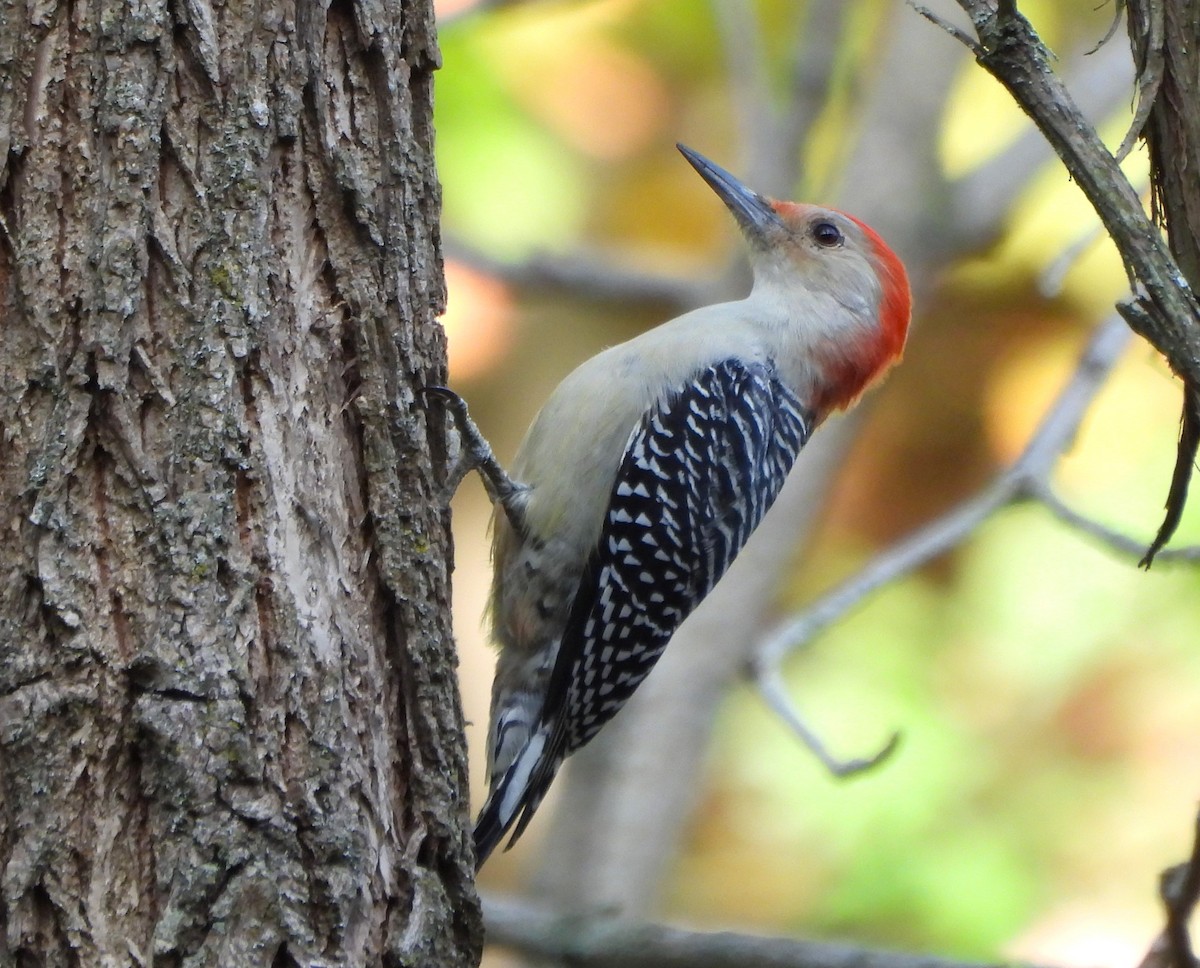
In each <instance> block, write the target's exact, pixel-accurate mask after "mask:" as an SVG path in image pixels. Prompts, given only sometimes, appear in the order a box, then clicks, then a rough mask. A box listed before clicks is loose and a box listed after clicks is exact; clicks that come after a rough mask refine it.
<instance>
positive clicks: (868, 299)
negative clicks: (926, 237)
mask: <svg viewBox="0 0 1200 968" xmlns="http://www.w3.org/2000/svg"><path fill="white" fill-rule="evenodd" d="M677 147H678V148H679V150H680V152H682V154H683V156H684V157H685V158H686V159H687V160H688V161H689V162H690V163H691V165H692V167H693V168H695V169H696V171H697V172H699V173H700V176H701V177H702V178H703V179H704V180H705V181H706V182H708V184H709V186H710V187H711V188H712V189H713V191H715V192H716V193H717V196H718V197H719V198H720V199H721V201H723V202H724V203H725V205H726V207H728V209H729V210H730V211H731V212H732V213H733V217H734V218H735V219H736V220H737V223H738V226H739V227H740V228H741V230H742V235H743V236H745V238H746V241H747V243H749V246H750V260H751V264H752V265H753V268H754V276H755V286H756V288H765V289H768V290H771V291H772V292H775V293H777V294H778V295H779V297H780V298H782V299H787V298H788V296H789V293H795V294H796V296H799V294H800V293H799V291H803V292H804V293H808V294H815V295H817V296H818V297H819V298H820V299H821V300H824V301H825V302H826V303H827V304H830V305H833V304H836V305H837V306H840V307H841V308H842V310H844V312H839V313H832V314H830V319H829V320H828V325H829V327H830V328H829V329H827V330H825V331H824V332H822V333H821V338H820V340H819V341H817V342H816V343H815V345H814V347H813V348H814V351H816V352H818V353H820V354H824V355H825V357H826V363H827V366H828V368H829V369H830V379H829V381H828V384H829V387H830V389H829V391H828V392H829V399H828V400H827V401H826V403H827V406H828V407H829V408H831V409H832V408H841V407H845V406H847V405H848V404H850V403H852V402H853V401H854V400H855V399H856V398H857V397H858V395H859V394H860V393H861V392H862V391H863V390H864V389H865V388H866V387H867V386H868V385H869V384H870V383H871V382H873V381H874V380H875V379H877V378H878V377H879V376H880V375H882V373H883V372H884V371H885V370H887V368H888V367H889V366H891V365H892V364H893V363H895V362H897V361H898V360H899V359H900V355H901V353H902V352H903V350H904V341H905V338H906V336H907V334H908V323H909V318H910V315H911V308H912V300H911V296H910V293H909V287H908V274H907V273H906V272H905V271H904V264H903V263H902V262H901V261H900V259H899V257H898V256H897V255H896V253H895V252H893V251H892V250H891V249H890V248H889V247H888V245H887V243H886V242H884V241H883V239H882V238H880V237H879V235H878V233H876V232H875V230H874V229H872V228H871V227H870V226H868V225H867V224H866V223H864V222H862V221H860V220H859V219H857V218H855V217H854V216H853V215H847V214H845V213H844V212H840V211H838V210H837V209H832V208H824V207H822V206H819V205H809V204H805V203H801V202H783V201H777V200H775V199H772V198H768V197H767V196H765V195H760V194H759V193H758V192H756V191H754V190H753V189H751V188H749V187H747V186H746V185H744V184H743V183H742V182H741V181H739V180H738V179H737V178H735V177H734V176H733V175H732V174H730V173H729V172H728V171H726V170H725V169H724V168H722V167H720V166H719V165H716V164H714V163H713V162H711V161H709V160H708V159H707V158H705V157H704V156H703V155H701V154H699V153H698V152H696V151H693V150H692V149H691V148H688V147H686V146H685V145H678V146H677ZM837 320H840V321H841V322H840V323H839V322H837ZM822 322H824V321H822Z"/></svg>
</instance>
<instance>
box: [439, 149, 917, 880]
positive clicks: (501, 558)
mask: <svg viewBox="0 0 1200 968" xmlns="http://www.w3.org/2000/svg"><path fill="white" fill-rule="evenodd" d="M677 147H678V149H679V151H680V152H681V153H682V154H683V156H684V158H686V159H687V161H688V162H689V163H690V164H691V166H692V167H693V168H694V169H695V170H696V172H697V173H698V174H699V175H700V177H701V178H703V179H704V181H705V182H707V183H708V185H709V187H710V188H711V189H712V190H713V191H714V192H715V193H716V195H717V197H718V198H719V199H720V200H721V201H722V202H724V204H725V206H726V207H727V208H728V209H729V211H730V212H731V213H732V215H733V217H734V220H735V221H736V222H737V225H738V227H739V228H740V230H741V234H742V236H743V237H744V240H745V242H746V245H747V248H748V252H749V260H750V264H751V268H752V270H753V285H752V287H751V289H750V292H749V294H748V295H747V296H746V297H745V298H743V299H740V300H736V301H732V302H723V303H719V304H716V305H711V306H706V307H703V308H700V309H695V310H692V311H690V312H687V313H684V314H683V315H681V316H679V317H677V318H675V319H672V320H669V321H667V322H665V323H662V324H660V325H658V326H656V327H654V328H653V329H650V330H648V331H646V332H644V333H642V334H641V335H639V336H637V337H635V338H633V339H631V340H628V341H627V342H624V343H621V344H619V345H617V346H613V347H611V348H609V349H606V350H604V351H602V352H601V353H599V354H598V355H596V356H594V357H592V358H591V359H589V360H587V361H586V362H584V363H583V364H581V365H580V366H579V367H577V368H576V369H575V370H574V371H573V372H571V373H570V374H569V375H568V376H567V377H566V378H565V379H564V380H563V381H562V383H560V384H559V386H558V387H557V389H555V390H554V392H553V393H552V394H551V395H550V397H549V399H548V400H547V401H546V403H545V405H544V406H543V407H542V409H541V410H540V412H539V413H538V415H537V416H536V418H535V419H534V421H533V423H532V425H531V426H530V428H529V430H528V432H527V433H526V435H525V438H524V440H523V442H522V443H521V445H520V447H519V449H518V451H517V454H516V457H515V459H514V461H513V463H512V467H511V474H510V473H508V472H506V471H505V470H504V468H503V467H502V466H501V465H500V463H499V462H498V461H497V460H496V458H495V456H494V454H493V452H492V450H491V447H490V445H489V444H488V442H487V441H486V439H485V438H484V437H483V435H482V434H481V433H480V432H479V429H478V427H477V426H475V424H474V423H473V421H472V420H471V418H470V414H469V412H468V410H467V407H466V404H465V402H464V401H463V400H462V399H461V397H458V396H457V395H456V394H454V393H453V392H452V391H449V390H447V389H445V388H443V387H435V388H430V389H429V392H430V394H431V395H433V396H435V397H437V398H438V399H440V400H441V402H442V403H443V404H444V405H445V406H446V407H447V408H448V410H449V411H450V413H451V414H452V417H453V419H454V421H455V423H456V425H457V429H458V431H459V434H460V440H461V449H460V456H459V458H458V463H457V465H456V466H455V467H454V468H452V470H451V471H450V473H449V474H448V477H447V487H448V489H449V490H450V491H451V492H452V491H453V490H454V489H455V488H457V486H458V484H459V482H461V480H462V479H463V477H464V476H465V475H466V474H467V473H469V472H470V471H471V470H472V469H474V470H478V471H479V473H480V475H481V477H482V478H483V481H484V485H485V488H486V489H487V491H488V494H489V496H490V497H491V499H492V501H493V504H494V506H495V513H494V516H493V545H492V559H493V582H492V589H491V597H490V602H489V611H490V614H491V626H492V636H493V638H494V639H495V641H496V642H497V644H498V646H499V655H498V658H497V663H496V673H495V680H494V684H493V688H492V700H491V714H490V722H489V729H488V739H487V754H488V777H489V792H488V797H487V800H486V802H485V803H484V806H483V807H482V809H481V810H480V813H479V815H478V819H477V821H476V824H475V831H474V842H475V855H476V865H477V869H478V868H479V867H481V866H482V865H483V863H484V862H485V861H486V860H487V858H488V857H489V855H490V854H491V853H492V852H493V850H494V849H495V848H496V846H497V845H498V844H499V843H500V841H501V840H503V838H504V837H505V835H506V834H508V835H510V839H509V843H508V847H511V846H512V844H513V843H515V842H516V840H517V839H518V838H519V837H520V836H521V834H522V833H523V832H524V831H525V829H526V827H527V826H528V824H529V822H530V820H531V819H532V817H533V815H534V813H535V811H536V810H537V808H538V806H539V804H540V803H541V802H542V799H543V797H544V796H545V794H546V791H547V789H548V788H549V786H550V784H551V781H552V780H553V779H554V777H555V775H556V773H557V772H558V769H559V767H560V766H561V765H562V763H563V761H564V760H565V758H566V757H567V756H569V755H570V754H571V753H573V752H575V751H576V750H578V749H579V748H580V747H582V746H583V745H584V744H586V743H587V742H589V741H590V740H591V739H592V738H593V737H594V736H595V735H596V733H597V732H598V731H599V730H600V729H601V727H602V726H603V725H604V724H605V723H606V722H607V721H608V720H609V719H611V718H612V717H613V716H614V715H615V714H616V713H617V712H618V710H619V709H620V708H621V707H622V706H623V705H624V703H625V702H626V701H627V700H628V699H629V697H630V696H631V695H632V694H633V692H634V690H636V689H637V687H638V686H639V685H640V684H641V682H642V681H643V680H644V679H645V677H646V676H647V675H648V674H649V673H650V671H651V669H652V668H653V666H654V664H655V662H656V661H657V660H658V658H659V657H660V656H661V655H662V653H663V650H664V649H665V648H666V647H667V645H668V643H669V642H670V640H671V637H672V636H673V635H674V633H675V631H676V629H678V627H679V626H680V624H681V623H682V622H683V620H684V619H685V618H686V617H687V616H688V615H689V614H690V613H691V612H692V610H693V609H695V607H696V606H697V605H698V604H699V603H700V602H701V601H702V600H703V599H704V597H705V596H706V595H707V594H708V593H709V592H710V591H711V590H712V588H713V587H714V585H715V584H716V583H717V582H718V581H719V580H720V578H721V576H722V575H723V574H724V573H725V571H726V569H727V568H728V567H729V565H730V563H731V562H732V561H733V559H734V558H735V557H736V555H737V554H738V552H739V551H740V550H741V548H742V546H743V545H744V544H745V542H746V540H747V539H748V538H749V536H750V534H751V533H752V532H753V531H754V529H755V528H756V527H757V526H758V524H759V522H760V521H761V520H762V518H763V515H764V514H765V513H766V511H767V509H768V508H769V507H770V506H771V503H772V502H773V501H774V500H775V498H776V496H777V495H778V493H779V490H780V488H781V487H782V485H783V482H784V480H785V479H786V477H787V475H788V473H789V471H790V470H791V468H792V466H793V464H794V462H795V461H796V458H797V456H798V455H799V453H800V451H801V449H802V448H803V447H804V445H805V443H806V442H807V441H808V440H809V438H810V437H811V435H812V433H813V432H814V431H815V430H816V429H817V427H819V426H820V425H821V423H822V422H823V421H824V420H825V419H826V418H827V417H828V416H829V415H830V414H832V413H834V412H835V411H838V410H844V409H846V408H848V407H850V406H852V405H853V404H854V403H855V402H856V401H857V400H858V399H859V397H860V396H861V395H862V393H863V392H864V391H865V390H866V389H867V388H868V387H869V386H871V385H872V384H874V383H876V382H877V381H878V380H879V379H880V378H881V377H882V376H883V375H884V374H885V373H886V372H887V370H888V369H889V368H890V367H891V366H892V365H893V364H895V363H896V362H897V361H898V360H899V359H900V357H901V355H902V353H903V350H904V345H905V340H906V338H907V333H908V328H909V320H910V316H911V296H910V290H909V283H908V277H907V274H906V272H905V269H904V265H903V263H902V262H901V260H900V258H899V257H898V256H897V255H896V253H895V252H894V251H893V250H892V249H891V248H889V247H888V245H887V244H886V243H885V242H884V241H883V239H882V238H881V237H880V236H879V234H878V233H877V232H875V231H874V230H873V229H872V228H870V227H869V226H868V225H867V224H866V223H864V222H863V221H861V220H860V219H858V218H855V217H854V216H853V215H848V214H846V213H844V212H841V211H839V210H837V209H834V208H829V207H825V206H820V205H813V204H807V203H803V202H790V201H779V200H775V199H772V198H770V197H767V196H765V195H761V194H759V193H758V192H755V191H754V190H752V189H751V188H749V187H747V186H746V185H745V184H743V183H742V182H741V181H739V180H738V179H737V178H736V177H735V176H734V175H732V174H731V173H730V172H728V171H726V170H725V169H724V168H721V167H720V166H718V165H717V164H715V163H714V162H712V161H710V160H709V159H708V158H706V157H704V156H703V155H701V154H700V153H699V152H696V151H694V150H692V149H691V148H688V147H686V146H685V145H682V144H679V145H677Z"/></svg>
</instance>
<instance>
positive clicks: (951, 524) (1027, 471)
mask: <svg viewBox="0 0 1200 968" xmlns="http://www.w3.org/2000/svg"><path fill="white" fill-rule="evenodd" d="M1128 342H1129V331H1128V329H1126V327H1125V326H1124V325H1123V324H1122V323H1121V320H1120V318H1119V317H1118V316H1115V315H1114V316H1111V317H1109V318H1108V319H1107V320H1105V321H1104V322H1103V323H1101V324H1100V325H1099V326H1098V327H1097V328H1096V330H1095V332H1094V333H1093V334H1092V338H1091V340H1090V341H1089V343H1088V346H1087V348H1086V349H1085V350H1084V353H1083V355H1082V357H1081V358H1080V361H1079V365H1078V366H1077V367H1076V368H1075V372H1074V374H1073V375H1072V376H1071V379H1070V380H1069V381H1068V382H1067V385H1066V386H1065V387H1064V388H1063V390H1062V392H1061V393H1060V394H1059V396H1058V399H1057V400H1056V401H1055V402H1054V404H1053V405H1052V406H1051V407H1050V409H1049V410H1048V411H1047V412H1046V415H1045V416H1044V417H1043V418H1042V422H1041V424H1040V425H1039V426H1038V429H1037V430H1036V431H1035V432H1034V434H1033V436H1032V437H1031V438H1030V440H1029V443H1028V444H1027V445H1026V446H1025V450H1024V451H1023V452H1022V453H1021V455H1020V456H1019V457H1018V458H1017V459H1016V461H1014V462H1013V464H1012V465H1011V466H1010V467H1009V468H1008V469H1007V470H1005V471H1004V472H1003V473H1001V474H999V475H997V476H996V477H995V478H994V479H993V480H992V482H991V483H990V484H988V485H987V486H986V487H985V488H983V490H981V491H980V492H979V493H978V494H976V495H974V496H973V497H970V498H968V499H967V500H965V501H962V502H961V503H960V504H958V505H957V506H956V507H954V508H953V509H952V510H950V511H948V512H947V513H946V514H944V515H942V516H941V517H940V518H938V519H936V520H935V521H933V522H931V523H930V524H928V525H926V526H925V527H923V528H921V529H920V530H918V531H916V532H915V533H913V534H912V535H910V536H909V537H907V538H905V539H904V540H902V541H900V542H899V543H898V544H895V545H893V546H892V547H891V548H888V549H886V550H885V551H883V552H881V553H879V554H878V555H876V556H875V557H874V558H872V559H871V560H870V561H869V562H868V563H867V564H866V566H865V567H863V569H862V570H861V571H859V572H858V573H857V574H855V575H854V576H852V577H851V578H849V579H847V580H846V581H844V582H842V584H840V585H838V586H837V587H836V588H834V589H833V590H832V591H831V592H829V593H827V594H826V595H824V596H822V597H821V598H820V599H818V600H817V601H816V602H814V603H813V604H812V605H810V606H809V607H808V608H806V609H805V610H804V611H803V612H801V613H800V614H799V615H798V616H795V617H793V618H791V619H789V620H787V621H786V622H784V623H782V624H781V625H780V626H778V627H777V628H776V629H775V630H774V631H773V632H772V633H770V634H769V635H767V636H766V637H765V638H764V640H763V644H762V645H761V646H760V647H759V649H758V651H757V653H756V655H755V658H754V660H753V667H752V675H753V677H754V679H755V681H756V683H761V682H762V681H764V679H765V678H766V677H767V676H769V675H771V674H773V670H775V669H777V668H778V666H779V665H780V663H781V662H782V661H783V659H784V657H785V656H786V655H787V654H788V653H790V652H792V651H793V650H795V649H797V648H800V647H801V646H803V645H805V644H806V643H808V642H809V641H811V640H812V638H813V637H814V636H815V635H816V634H817V633H818V632H820V631H821V630H822V629H824V628H826V627H827V626H829V625H830V624H831V623H833V622H834V621H836V620H837V619H839V618H841V617H842V616H843V615H844V614H846V612H848V611H850V609H852V608H853V607H854V606H855V605H857V604H858V603H859V602H861V601H862V600H863V599H864V598H865V597H866V596H867V595H869V594H870V593H871V592H873V591H875V589H877V588H880V587H882V586H883V585H886V584H888V583H890V582H892V581H895V580H896V579H897V578H900V577H901V576H903V575H907V574H909V573H910V572H912V571H914V570H915V569H917V568H919V567H920V566H922V565H924V564H925V563H927V562H929V561H931V560H932V559H934V558H936V557H938V556H939V555H941V554H943V553H945V552H946V551H949V550H950V549H951V548H953V547H956V546H957V545H959V544H961V543H962V542H963V541H964V540H965V539H966V538H967V537H968V536H969V535H971V534H972V533H974V532H975V531H976V530H977V529H978V528H979V526H980V525H981V524H983V522H984V521H986V520H987V519H988V518H990V517H991V516H992V515H993V514H995V513H996V512H997V511H998V510H1000V509H1001V508H1002V507H1005V506H1006V505H1009V504H1012V503H1013V502H1015V501H1018V500H1021V499H1023V498H1030V497H1037V496H1039V494H1040V486H1041V482H1042V481H1046V480H1048V479H1049V475H1050V473H1051V472H1052V470H1053V469H1054V465H1055V463H1056V462H1057V460H1058V457H1059V455H1060V454H1061V453H1062V452H1063V450H1064V449H1065V448H1066V447H1067V446H1068V445H1069V444H1070V442H1071V440H1072V439H1073V438H1074V436H1075V433H1076V431H1077V430H1078V428H1079V424H1080V422H1081V421H1082V419H1083V416H1084V414H1085V413H1086V412H1087V409H1088V407H1089V406H1090V404H1091V402H1092V400H1093V399H1094V398H1095V396H1096V393H1097V392H1099V390H1100V387H1101V386H1102V385H1103V383H1104V380H1105V378H1106V377H1107V376H1108V374H1109V372H1110V371H1111V369H1112V367H1113V365H1114V364H1115V363H1116V360H1117V358H1118V356H1120V354H1121V351H1122V350H1123V349H1124V348H1125V347H1126V346H1127V345H1128Z"/></svg>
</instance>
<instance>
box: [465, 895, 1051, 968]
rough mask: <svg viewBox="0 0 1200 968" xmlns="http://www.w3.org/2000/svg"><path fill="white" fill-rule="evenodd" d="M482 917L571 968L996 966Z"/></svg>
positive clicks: (659, 930)
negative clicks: (572, 967)
mask: <svg viewBox="0 0 1200 968" xmlns="http://www.w3.org/2000/svg"><path fill="white" fill-rule="evenodd" d="M483 914H484V920H485V923H486V926H487V936H488V941H489V942H490V943H492V944H498V945H502V946H504V947H508V948H515V949H516V950H518V951H520V952H522V953H524V954H527V955H532V956H534V957H541V958H547V959H552V960H555V961H559V962H564V963H569V964H571V965H572V966H574V968H745V966H746V965H754V966H755V968H1001V965H1000V963H997V962H991V963H988V964H986V965H985V964H982V963H980V962H966V961H956V960H952V959H949V958H937V957H933V956H931V955H914V954H907V953H904V952H899V951H882V950H879V949H870V948H860V947H856V946H851V945H846V944H832V943H829V942H819V941H802V940H798V939H794V938H779V937H765V936H762V935H751V934H735V933H734V932H731V931H720V932H702V931H688V930H684V929H682V928H672V927H667V926H666V925H661V924H651V923H648V922H644V921H633V920H625V919H620V918H614V917H611V916H607V915H599V916H595V917H564V916H563V915H561V914H558V913H556V912H554V911H553V910H551V909H549V908H545V907H539V906H536V905H533V904H528V903H526V902H523V901H517V900H514V899H512V898H498V897H484V898H483ZM1006 964H1007V963H1006ZM1026 968H1036V966H1032V965H1027V966H1026Z"/></svg>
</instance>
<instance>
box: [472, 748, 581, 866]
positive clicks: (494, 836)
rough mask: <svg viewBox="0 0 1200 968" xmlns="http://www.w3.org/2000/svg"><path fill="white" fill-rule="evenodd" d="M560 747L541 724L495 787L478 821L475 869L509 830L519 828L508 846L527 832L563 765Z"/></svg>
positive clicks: (476, 823)
mask: <svg viewBox="0 0 1200 968" xmlns="http://www.w3.org/2000/svg"><path fill="white" fill-rule="evenodd" d="M558 747H559V744H558V743H557V742H555V738H554V736H553V735H552V730H551V728H550V727H549V726H547V725H545V724H542V725H541V726H540V727H539V728H538V729H537V731H536V732H534V734H533V735H532V736H531V737H530V738H529V742H528V743H526V744H525V748H524V749H522V750H521V752H520V753H518V754H517V755H516V757H515V758H514V759H513V762H512V765H511V766H510V767H509V768H508V769H507V770H505V771H504V775H503V776H501V777H500V779H499V781H497V782H496V783H495V784H494V785H493V786H492V789H491V791H490V792H489V793H488V798H487V802H486V803H485V804H484V805H483V809H482V810H480V811H479V817H478V819H477V820H476V821H475V869H476V870H479V868H481V867H482V866H483V862H484V861H486V860H487V859H488V857H489V856H491V853H492V851H493V850H495V849H496V845H497V844H499V843H500V841H501V840H503V839H504V835H505V834H506V833H508V831H509V829H510V828H512V827H514V825H515V827H516V829H515V830H513V834H512V837H511V838H510V839H509V842H508V847H511V846H512V845H513V844H515V843H516V842H517V838H518V837H520V836H521V834H522V833H524V832H525V828H526V827H527V826H528V825H529V821H530V820H532V819H533V814H534V811H536V810H537V808H538V805H539V804H540V803H541V802H542V797H544V796H545V795H546V790H547V789H548V788H549V786H550V781H551V780H553V779H554V774H555V773H557V772H558V768H559V766H560V765H561V763H562V760H563V757H562V754H561V753H559V752H558ZM508 847H505V850H507V849H508Z"/></svg>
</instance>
